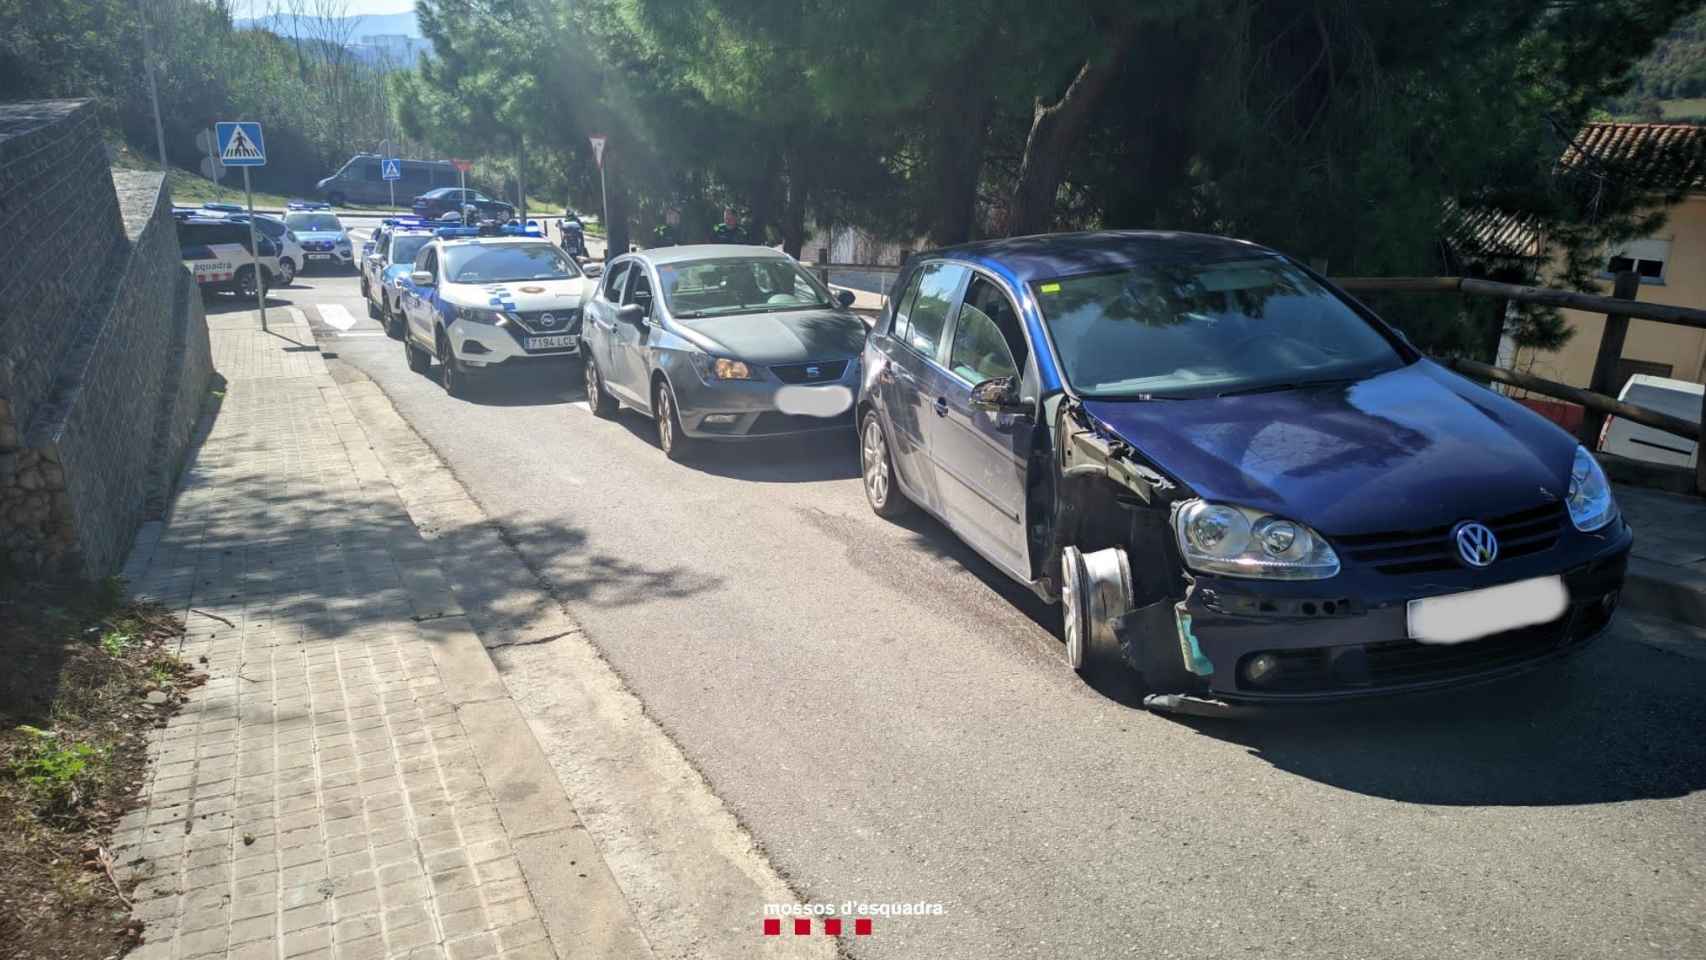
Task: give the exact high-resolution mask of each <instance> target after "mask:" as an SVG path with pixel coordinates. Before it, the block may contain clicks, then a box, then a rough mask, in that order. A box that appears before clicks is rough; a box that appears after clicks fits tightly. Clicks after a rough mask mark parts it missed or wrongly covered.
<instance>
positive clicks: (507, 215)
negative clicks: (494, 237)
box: [412, 187, 515, 222]
mask: <svg viewBox="0 0 1706 960" xmlns="http://www.w3.org/2000/svg"><path fill="white" fill-rule="evenodd" d="M412 202H413V204H414V213H415V216H417V217H421V218H422V219H429V220H430V219H436V218H439V217H442V216H444V215H445V214H447V213H454V214H457V215H458V216H460V215H461V213H462V210H463V208H465V207H473V208H474V209H476V210H478V211H479V213H480V217H481V218H482V219H485V220H497V221H500V222H507V221H510V220H514V219H515V207H513V206H511V205H509V204H507V203H504V202H503V201H502V200H493V199H492V198H491V197H488V196H486V195H485V194H483V193H481V192H479V191H478V190H463V189H460V188H457V187H441V188H439V189H437V190H428V191H427V192H426V193H423V194H421V195H420V196H418V197H416V198H415V199H414V200H413V201H412Z"/></svg>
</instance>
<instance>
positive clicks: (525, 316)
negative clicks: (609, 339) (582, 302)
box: [510, 307, 581, 337]
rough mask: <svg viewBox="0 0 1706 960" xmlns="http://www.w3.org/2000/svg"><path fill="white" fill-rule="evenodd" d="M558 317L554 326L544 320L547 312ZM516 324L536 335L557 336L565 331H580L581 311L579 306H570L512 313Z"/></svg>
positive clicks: (511, 315)
mask: <svg viewBox="0 0 1706 960" xmlns="http://www.w3.org/2000/svg"><path fill="white" fill-rule="evenodd" d="M547 313H548V314H550V315H551V316H552V317H554V318H556V324H555V325H554V326H547V325H546V324H545V322H544V316H545V314H547ZM510 317H511V318H513V319H514V320H515V323H516V326H519V327H520V328H521V329H522V330H524V331H526V332H527V333H530V334H532V335H534V336H546V337H548V336H555V335H559V334H565V333H579V332H580V330H581V312H580V309H579V308H578V307H568V308H565V309H562V310H526V311H519V310H518V311H516V312H513V313H511V314H510Z"/></svg>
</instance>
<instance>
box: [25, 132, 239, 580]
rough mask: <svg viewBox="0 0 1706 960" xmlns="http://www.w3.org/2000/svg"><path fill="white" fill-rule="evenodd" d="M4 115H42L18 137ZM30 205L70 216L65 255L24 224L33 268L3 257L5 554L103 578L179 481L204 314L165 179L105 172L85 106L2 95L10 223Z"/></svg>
mask: <svg viewBox="0 0 1706 960" xmlns="http://www.w3.org/2000/svg"><path fill="white" fill-rule="evenodd" d="M9 117H10V118H13V119H14V120H17V119H19V118H29V119H32V120H33V121H35V122H32V123H14V125H13V126H12V127H10V129H11V131H12V134H11V135H10V136H9V135H8V129H9V128H8V126H7V119H8V118H9ZM91 137H92V138H93V145H94V147H95V148H96V150H97V153H96V158H97V161H98V162H96V163H93V164H91V163H89V162H86V159H85V152H84V149H83V148H84V147H85V146H86V145H87V144H86V143H85V141H87V140H88V139H89V138H91ZM18 139H23V140H25V141H26V143H25V146H23V147H18V146H15V145H14V142H13V141H14V140H18ZM49 149H51V150H54V151H57V152H59V153H61V154H64V155H66V156H68V157H75V158H76V160H75V162H73V163H71V165H70V169H69V170H67V169H64V168H61V167H58V166H55V165H53V164H50V163H43V162H41V158H42V155H43V152H44V151H46V150H49ZM20 209H23V210H37V211H41V210H52V211H63V212H57V213H53V214H51V215H50V216H52V217H54V218H61V219H63V220H64V221H65V222H63V223H61V224H60V225H59V226H57V227H56V228H55V230H54V231H53V238H52V239H51V240H49V241H48V242H49V243H50V244H52V246H53V248H54V249H55V250H56V251H58V258H56V259H52V260H43V259H41V258H39V257H36V256H35V255H34V254H33V250H32V248H33V247H34V244H35V241H34V239H33V238H34V237H35V236H36V235H37V234H38V232H39V227H34V228H31V229H29V230H24V229H23V228H21V227H20V228H18V230H17V231H16V232H14V233H12V234H10V235H13V236H26V235H27V236H31V237H32V242H31V243H30V244H20V245H18V248H19V253H20V254H23V255H25V256H27V257H28V258H29V261H30V263H31V264H33V267H32V269H31V271H30V272H19V271H17V270H14V269H12V267H11V265H9V264H5V263H0V304H4V305H5V312H4V313H3V314H0V351H3V352H0V561H4V562H5V563H6V564H7V565H9V566H12V567H14V568H17V569H20V570H22V571H24V572H27V573H43V574H49V575H79V576H85V577H91V578H92V577H99V576H103V575H106V574H108V573H111V572H113V571H114V570H116V569H118V567H119V565H120V564H121V563H122V562H123V559H124V555H125V553H126V551H127V550H128V549H129V546H130V541H131V539H132V537H133V536H134V535H135V531H136V527H137V525H138V524H139V523H141V521H142V520H144V519H146V518H147V517H148V516H149V515H150V513H151V512H152V513H154V514H156V515H157V514H158V512H159V510H160V508H161V507H162V506H163V505H164V503H165V501H166V499H167V497H168V495H169V493H170V490H171V487H172V484H173V483H175V482H176V479H177V474H178V470H179V468H180V466H181V465H182V462H183V458H184V454H185V452H186V449H187V447H188V445H189V441H190V436H191V434H192V432H193V430H194V426H195V422H196V418H197V417H198V415H199V413H200V410H201V407H202V403H203V401H204V400H205V398H206V396H207V391H208V387H209V382H210V380H211V378H212V375H213V371H212V360H211V356H210V351H209V348H208V338H207V323H206V319H205V317H204V315H203V313H202V306H201V298H200V295H199V292H198V291H197V290H196V287H195V282H194V281H193V279H191V277H190V275H189V273H188V271H186V270H185V269H184V267H183V264H182V260H181V257H180V255H179V252H178V242H177V231H176V227H175V225H174V223H173V221H172V215H171V201H170V198H169V196H168V195H167V193H166V190H165V183H164V179H163V178H162V177H161V176H160V175H159V174H155V173H138V172H133V171H118V172H114V171H112V170H110V169H109V168H108V166H107V162H106V159H105V152H104V148H102V147H101V141H100V133H99V130H98V129H96V128H95V127H94V126H93V124H92V115H91V111H90V110H89V109H88V107H87V106H86V105H85V104H81V103H69V104H68V103H64V102H52V103H46V104H39V103H38V104H11V105H0V231H3V230H5V229H6V227H5V226H3V224H5V223H6V222H9V221H10V220H11V219H12V218H13V217H14V215H15V214H16V213H17V211H19V210H20ZM38 215H39V214H38ZM0 235H6V234H0ZM0 259H11V258H0Z"/></svg>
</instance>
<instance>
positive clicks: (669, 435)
mask: <svg viewBox="0 0 1706 960" xmlns="http://www.w3.org/2000/svg"><path fill="white" fill-rule="evenodd" d="M657 408H658V446H660V447H662V448H663V452H664V453H668V452H669V451H670V449H671V448H673V447H674V446H675V425H674V422H673V421H674V418H675V412H674V411H673V410H672V409H670V399H669V388H668V387H664V386H660V387H658V402H657Z"/></svg>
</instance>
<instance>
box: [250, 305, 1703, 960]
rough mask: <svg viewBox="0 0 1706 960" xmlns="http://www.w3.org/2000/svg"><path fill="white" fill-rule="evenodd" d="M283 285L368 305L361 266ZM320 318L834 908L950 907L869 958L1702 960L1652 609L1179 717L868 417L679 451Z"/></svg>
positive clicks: (528, 390)
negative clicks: (890, 511)
mask: <svg viewBox="0 0 1706 960" xmlns="http://www.w3.org/2000/svg"><path fill="white" fill-rule="evenodd" d="M276 295H277V297H278V301H275V302H293V303H295V304H297V305H299V306H303V307H304V308H305V309H307V311H308V312H309V314H310V317H311V319H316V322H317V323H318V322H319V321H318V314H319V313H320V310H319V307H318V305H321V304H333V305H340V306H343V307H344V308H345V311H346V312H347V314H348V315H351V316H354V317H356V318H364V311H363V308H362V304H361V301H360V299H359V296H358V294H357V290H356V281H355V280H354V278H353V277H349V276H343V277H335V278H332V277H327V278H320V277H312V276H310V277H306V278H303V279H302V280H300V281H298V284H297V285H296V286H295V287H292V288H289V289H286V290H280V291H277V292H276ZM331 313H332V314H336V313H337V311H336V310H333V311H331ZM320 329H321V332H322V334H323V335H324V336H325V339H324V340H323V343H322V346H323V349H327V350H335V352H336V353H337V354H338V355H339V357H340V358H341V359H342V360H343V361H344V362H347V363H350V364H353V365H354V366H356V367H357V368H359V369H360V370H361V371H364V372H365V373H366V374H367V375H368V376H370V377H371V378H372V379H373V380H374V381H376V382H377V383H378V384H379V385H380V386H381V387H382V388H383V390H384V391H385V393H386V394H387V395H388V396H389V397H390V398H391V400H392V402H393V403H394V404H395V405H396V407H397V408H398V410H399V411H400V412H401V413H402V414H403V416H404V417H406V418H407V419H408V420H409V421H410V422H411V424H412V425H413V426H414V428H415V430H416V431H418V432H419V433H420V434H421V435H422V436H423V437H424V438H425V439H426V440H427V441H428V442H429V443H431V444H432V445H433V446H434V447H435V448H436V449H437V450H438V451H439V453H440V454H441V455H442V456H443V457H444V458H445V459H446V461H447V462H448V463H449V464H450V466H451V467H452V468H453V469H454V471H455V472H456V473H457V475H458V476H459V478H460V479H461V480H462V482H463V483H464V484H465V485H466V486H467V487H468V489H469V491H470V492H471V493H472V494H473V496H474V497H475V498H476V499H477V500H478V501H480V503H481V504H482V505H483V506H484V507H485V509H486V511H487V513H488V514H490V515H492V516H493V517H495V518H496V519H498V520H499V521H500V522H501V523H502V524H504V526H505V527H506V528H507V530H508V531H509V532H510V534H511V536H512V538H513V542H514V545H515V547H516V549H519V550H520V551H522V552H523V553H524V554H525V555H526V557H527V559H528V561H529V563H530V564H531V565H532V566H534V567H535V568H536V569H538V570H540V571H542V572H543V573H544V575H545V576H546V577H547V578H548V579H549V580H550V581H551V583H552V586H553V587H554V589H555V591H556V592H557V594H558V596H560V597H563V598H566V599H567V600H568V602H569V603H570V605H571V608H572V612H573V614H574V615H575V617H576V618H577V619H578V620H579V621H580V622H581V624H582V625H583V626H584V627H585V629H586V631H587V633H588V634H589V636H590V638H591V640H592V641H593V642H594V643H595V644H596V645H597V647H598V648H599V650H600V651H601V652H602V653H603V654H604V656H605V657H606V658H608V660H609V661H610V662H611V663H612V664H613V665H614V666H615V668H616V669H617V670H618V671H619V672H620V674H621V675H622V676H623V678H624V679H625V680H626V681H627V683H628V684H629V685H630V686H631V688H632V689H633V690H634V691H635V693H637V694H638V696H639V697H640V698H641V699H642V700H643V701H644V703H645V705H646V708H647V710H648V711H649V712H650V713H651V714H652V716H654V717H655V718H657V719H658V720H659V721H660V722H661V723H662V724H663V726H664V727H665V729H666V730H667V731H668V732H669V734H670V735H671V736H672V737H673V738H674V739H675V740H676V741H677V743H678V744H679V745H680V746H681V748H682V749H683V750H684V752H685V753H686V755H687V756H688V757H689V758H690V759H691V760H692V761H693V762H694V763H695V764H696V765H697V766H698V767H699V769H700V770H701V771H702V772H703V773H704V774H705V775H706V777H707V778H708V780H709V782H710V784H711V786H712V787H713V788H714V789H715V790H716V792H717V793H718V795H719V796H720V797H721V798H722V799H723V800H724V801H725V802H726V803H727V804H728V805H729V806H730V807H731V808H732V809H733V810H734V812H735V813H736V814H737V815H738V816H739V817H740V818H741V820H742V822H743V823H744V824H745V825H746V826H747V827H748V828H749V829H750V830H751V831H752V833H753V835H754V836H755V837H756V838H757V840H758V841H759V842H760V843H761V844H762V846H763V848H764V849H765V851H766V852H767V853H768V854H769V856H770V857H771V858H772V860H773V862H774V863H775V864H776V865H777V866H778V867H779V868H780V869H781V870H782V871H783V872H784V873H785V874H786V875H787V876H788V877H789V878H790V879H791V881H792V882H793V883H794V884H795V885H796V887H797V888H799V889H800V890H801V891H802V892H803V893H804V894H805V895H806V897H807V898H809V899H810V900H812V901H834V902H840V901H843V900H847V899H853V900H865V901H871V902H920V901H922V902H925V903H940V904H941V905H942V908H943V915H941V916H928V917H922V918H913V919H905V920H890V921H886V922H883V923H882V924H881V926H880V927H879V928H878V929H877V930H876V931H875V935H873V936H870V937H866V938H859V939H857V940H856V941H854V942H851V944H850V946H851V949H852V951H853V953H854V955H855V956H858V957H871V958H878V957H884V958H886V957H895V958H900V957H904V958H909V960H915V958H925V957H956V958H958V957H980V958H1009V957H1074V958H1090V957H1124V956H1152V957H1240V958H1247V957H1270V956H1287V957H1347V958H1348V957H1355V958H1374V957H1501V958H1517V957H1535V958H1540V957H1546V958H1556V957H1583V958H1587V957H1593V958H1605V957H1699V956H1706V798H1703V795H1702V793H1701V790H1702V788H1703V787H1706V746H1703V744H1702V738H1701V732H1702V731H1703V730H1706V659H1703V658H1702V657H1701V656H1699V655H1698V654H1697V653H1695V652H1694V651H1689V650H1684V651H1683V654H1684V655H1679V654H1678V653H1676V652H1666V651H1664V650H1661V649H1658V648H1657V647H1655V646H1653V645H1650V644H1648V643H1646V642H1643V640H1642V638H1641V629H1640V628H1638V627H1637V626H1635V625H1633V624H1632V623H1630V622H1627V621H1623V622H1620V623H1619V625H1618V626H1617V627H1616V628H1615V629H1614V631H1613V632H1612V633H1611V635H1609V636H1608V637H1607V638H1605V639H1604V640H1602V641H1601V642H1600V643H1599V644H1598V645H1596V646H1595V647H1594V648H1592V649H1591V650H1589V651H1588V652H1586V653H1584V654H1583V655H1581V656H1579V657H1577V658H1576V659H1574V660H1572V661H1570V662H1568V663H1566V664H1564V665H1561V666H1559V667H1557V668H1554V669H1548V670H1546V671H1544V672H1541V673H1538V674H1534V675H1531V676H1529V677H1526V678H1523V679H1520V680H1517V681H1513V682H1509V683H1503V684H1499V685H1495V686H1489V687H1482V688H1476V689H1471V690H1465V691H1459V692H1455V693H1451V694H1447V695H1438V696H1431V697H1427V698H1416V699H1409V700H1404V701H1400V702H1393V703H1389V704H1384V705H1376V706H1360V707H1339V708H1333V709H1330V710H1320V709H1310V710H1305V711H1294V712H1280V713H1277V714H1270V715H1267V716H1263V717H1259V718H1253V719H1240V720H1236V721H1226V720H1213V721H1210V720H1191V719H1178V718H1169V717H1164V716H1158V715H1153V714H1150V713H1147V712H1145V711H1144V710H1143V709H1142V708H1141V707H1140V706H1138V705H1137V701H1138V697H1139V696H1140V695H1141V693H1142V691H1141V689H1139V688H1137V687H1136V686H1135V685H1133V686H1130V687H1126V686H1120V687H1118V688H1114V689H1108V690H1096V689H1091V688H1089V687H1087V686H1086V685H1084V684H1083V683H1081V682H1080V681H1079V680H1078V679H1077V678H1076V677H1075V676H1074V675H1073V674H1072V672H1071V670H1069V669H1068V668H1067V666H1066V665H1065V663H1064V660H1063V657H1062V653H1061V642H1060V640H1059V638H1058V635H1057V634H1058V628H1057V625H1056V617H1055V615H1054V614H1053V611H1051V609H1050V608H1047V607H1045V606H1043V605H1041V604H1039V603H1037V602H1036V601H1035V600H1033V599H1031V598H1030V597H1029V595H1028V594H1026V593H1023V592H1022V591H1020V590H1019V589H1018V588H1016V587H1012V586H1010V585H1009V584H1008V583H1006V581H1005V580H1003V579H1002V578H1001V577H1000V575H999V574H997V573H995V572H994V571H993V570H991V569H990V568H989V567H988V566H987V565H986V564H984V563H982V562H981V561H980V560H978V559H977V558H975V557H974V556H973V555H972V554H971V553H970V551H968V550H966V549H964V548H963V547H961V546H959V545H958V543H957V541H955V539H954V538H953V537H952V536H951V535H949V534H948V533H947V532H946V531H945V530H944V529H943V528H942V527H941V526H940V525H938V524H936V523H934V522H933V521H928V520H916V521H912V522H909V523H906V524H901V525H897V524H893V523H889V522H885V521H882V520H880V519H878V518H876V517H875V516H873V515H872V514H871V512H870V510H869V509H868V508H867V506H866V504H865V502H864V499H863V497H862V494H861V491H860V487H859V481H858V471H857V465H856V452H855V448H854V443H853V440H852V438H851V437H836V438H833V439H828V440H821V441H817V442H813V443H809V444H799V443H774V444H766V445H762V446H740V447H730V448H727V449H722V450H717V451H714V452H713V453H712V455H710V456H708V457H707V458H706V459H705V460H704V462H702V463H700V464H698V465H695V466H679V465H676V464H672V463H670V462H668V461H667V460H665V459H664V457H663V456H662V454H660V453H659V451H658V450H657V448H656V446H655V443H654V439H653V438H654V434H653V431H652V427H651V424H650V423H649V422H647V421H645V420H642V419H641V418H640V417H638V416H636V415H634V414H633V413H631V412H624V413H623V414H622V415H621V416H620V418H619V420H618V422H615V423H609V422H604V421H599V420H596V419H594V418H593V417H592V416H591V415H590V414H589V413H588V411H587V410H586V407H585V404H584V403H583V402H581V401H582V396H581V390H580V387H579V379H578V378H579V371H578V368H575V367H565V368H563V369H562V370H560V371H531V372H529V374H528V375H527V376H526V377H525V378H517V379H516V381H515V382H513V383H507V384H503V385H499V386H497V387H495V388H491V389H489V390H487V391H486V392H485V393H483V394H482V395H480V396H479V397H477V398H476V399H475V400H474V401H472V402H459V401H454V400H451V399H449V398H447V397H446V396H445V395H444V394H443V393H442V391H441V390H440V389H439V388H438V387H437V386H436V384H435V383H434V382H433V381H431V380H429V379H427V378H425V377H421V376H418V375H415V374H411V373H409V372H408V371H407V370H406V369H405V367H404V363H403V355H402V348H401V347H400V346H399V345H398V344H397V343H396V342H395V341H392V340H389V339H386V338H385V337H384V336H383V335H382V334H379V333H378V330H377V327H376V326H375V325H374V324H372V322H371V321H367V320H365V319H360V320H359V323H358V324H357V325H356V326H355V327H353V328H352V329H350V330H349V331H344V332H343V333H342V334H339V333H337V332H335V331H332V330H330V329H327V328H325V326H324V325H323V324H321V325H320ZM452 573H453V575H454V571H452ZM547 748H548V749H549V745H547ZM692 908H693V905H692V904H681V905H678V907H677V909H692ZM753 909H754V912H753V917H754V918H756V917H757V911H758V905H756V904H755V905H754V908H753ZM753 922H754V923H755V924H756V919H754V921H753Z"/></svg>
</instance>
